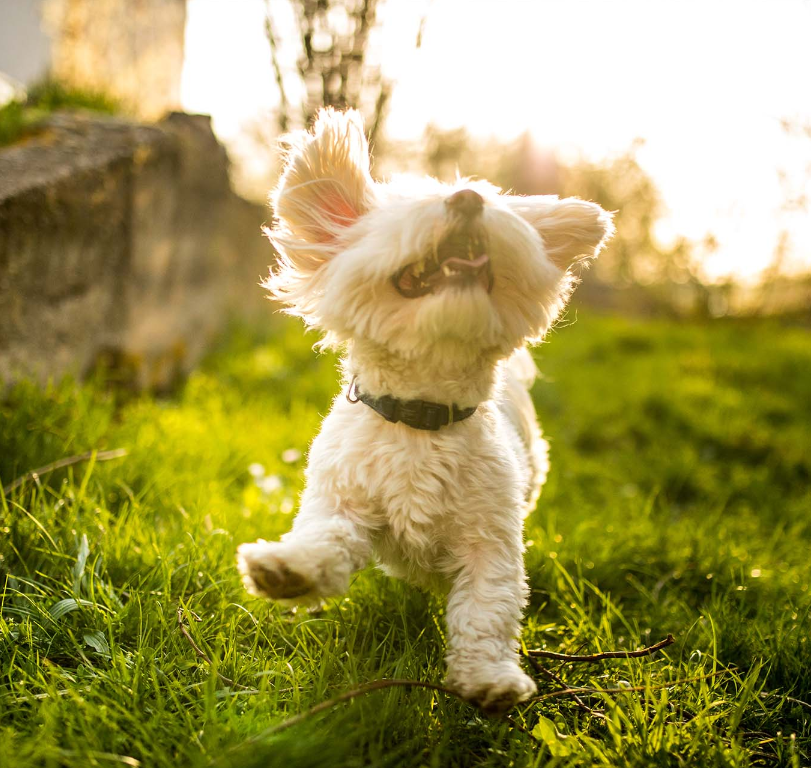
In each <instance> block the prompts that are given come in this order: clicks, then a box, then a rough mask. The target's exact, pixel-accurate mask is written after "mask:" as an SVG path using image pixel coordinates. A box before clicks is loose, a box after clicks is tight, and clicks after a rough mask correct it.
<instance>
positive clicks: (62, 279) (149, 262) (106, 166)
mask: <svg viewBox="0 0 811 768" xmlns="http://www.w3.org/2000/svg"><path fill="white" fill-rule="evenodd" d="M266 216H267V214H266V211H265V210H264V209H263V208H262V207H261V206H255V205H253V204H250V203H247V202H246V201H244V200H242V199H241V198H239V197H238V196H236V195H235V194H234V193H233V192H232V191H231V188H230V185H229V181H228V161H227V157H226V154H225V151H224V149H223V148H222V146H221V145H220V144H219V143H218V142H217V140H216V139H215V137H214V135H213V134H212V132H211V128H210V124H209V120H208V118H207V117H204V116H191V115H182V114H172V115H170V116H169V117H167V118H166V119H165V120H164V121H163V122H161V123H159V124H157V125H154V126H144V125H139V124H134V123H130V122H127V121H124V120H119V119H112V118H107V119H101V118H98V117H95V116H94V117H90V116H80V115H69V114H61V115H56V116H54V117H53V118H52V119H50V120H49V122H48V123H46V124H45V126H44V128H43V130H42V132H41V133H39V134H38V135H37V136H36V137H35V138H34V139H32V140H29V141H28V142H27V143H25V144H22V145H18V146H15V147H10V148H7V149H5V150H2V151H0V381H3V382H10V381H13V380H15V379H17V378H20V377H22V376H31V375H33V376H36V377H38V378H39V379H40V380H46V379H47V378H49V377H54V376H61V375H63V374H65V373H69V372H70V373H75V374H78V375H82V374H84V373H86V372H87V371H88V370H90V369H92V368H93V367H94V366H95V365H96V364H98V363H99V362H100V361H103V360H107V361H110V362H112V363H113V364H114V367H115V369H116V370H117V371H118V372H119V373H122V372H123V375H125V377H126V378H127V379H128V381H130V382H131V383H133V384H135V385H137V386H139V387H155V388H160V387H164V386H166V385H168V384H169V383H171V382H172V381H173V380H174V378H175V377H176V376H177V375H178V374H179V373H181V372H185V371H187V370H189V368H190V367H191V366H193V365H194V364H195V363H196V362H197V361H198V360H199V358H200V355H201V354H202V353H203V351H204V350H205V349H206V346H207V345H208V344H209V342H210V341H211V339H212V338H213V337H214V336H215V335H216V333H217V332H218V331H220V330H221V329H222V327H223V325H224V323H225V322H226V320H227V318H228V317H229V316H231V315H233V314H242V315H245V314H253V313H259V312H262V313H265V314H266V315H267V316H268V317H269V315H270V311H271V310H270V307H269V306H267V302H265V301H264V300H263V297H262V290H261V288H259V287H258V285H257V283H258V281H259V279H260V277H261V275H262V274H263V273H265V272H266V271H267V264H268V263H269V261H270V260H271V258H272V254H271V250H270V246H269V245H268V243H267V241H266V240H265V239H264V238H263V237H262V236H261V233H260V226H261V224H262V222H263V221H264V220H265V218H266Z"/></svg>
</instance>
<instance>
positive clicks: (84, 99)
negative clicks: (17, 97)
mask: <svg viewBox="0 0 811 768" xmlns="http://www.w3.org/2000/svg"><path fill="white" fill-rule="evenodd" d="M61 109H73V110H75V109H82V110H88V111H91V112H100V113H102V114H108V115H112V114H115V113H117V112H120V111H121V105H120V104H119V103H118V102H117V101H116V100H115V99H113V98H112V97H110V96H107V95H106V94H103V93H99V92H96V91H90V90H87V89H82V88H72V87H68V86H66V85H63V84H62V83H59V82H56V81H53V80H43V81H42V82H41V83H38V84H36V85H34V86H32V87H31V88H30V89H29V90H28V94H27V96H26V98H25V101H11V102H9V103H8V104H5V105H4V106H2V107H0V147H5V146H8V145H9V144H14V143H15V142H17V141H20V140H21V139H24V138H26V137H27V136H29V135H30V134H32V133H36V132H37V130H38V128H39V125H40V123H42V121H43V120H44V119H45V118H46V117H47V116H48V115H49V114H50V113H51V112H56V111H57V110H61Z"/></svg>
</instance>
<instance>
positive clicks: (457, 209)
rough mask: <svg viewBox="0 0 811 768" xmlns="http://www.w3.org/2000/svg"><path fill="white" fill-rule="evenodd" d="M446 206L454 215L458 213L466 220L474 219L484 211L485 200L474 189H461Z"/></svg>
mask: <svg viewBox="0 0 811 768" xmlns="http://www.w3.org/2000/svg"><path fill="white" fill-rule="evenodd" d="M445 205H447V206H448V208H449V209H450V210H452V211H453V212H454V213H458V214H459V215H460V216H463V217H464V218H466V219H472V218H474V217H476V216H478V215H479V214H480V213H481V212H482V210H483V209H484V199H483V198H482V196H481V195H480V194H479V193H478V192H474V191H473V190H472V189H460V190H459V191H458V192H454V193H453V194H452V195H451V196H450V197H449V198H448V199H447V200H446V201H445Z"/></svg>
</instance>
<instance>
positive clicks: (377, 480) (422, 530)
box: [310, 411, 487, 550]
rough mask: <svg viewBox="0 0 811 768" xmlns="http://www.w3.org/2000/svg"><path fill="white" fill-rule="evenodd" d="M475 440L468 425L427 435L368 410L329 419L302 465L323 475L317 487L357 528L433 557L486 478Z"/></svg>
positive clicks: (476, 433) (477, 437)
mask: <svg viewBox="0 0 811 768" xmlns="http://www.w3.org/2000/svg"><path fill="white" fill-rule="evenodd" d="M336 417H337V418H336ZM471 421H473V420H472V419H471ZM480 433H481V429H480V428H477V426H476V424H475V423H474V424H468V423H467V422H465V423H462V424H459V425H456V426H454V427H452V428H446V429H443V430H440V431H438V432H427V431H420V430H414V429H412V428H410V427H406V426H404V425H402V424H397V425H393V424H389V423H387V422H385V421H383V420H382V419H381V417H380V416H378V415H377V414H374V413H372V412H371V411H370V412H369V413H366V412H363V411H361V412H360V413H358V412H357V411H355V412H350V414H348V415H347V414H346V413H345V412H344V413H340V412H339V413H335V412H333V414H331V415H330V416H329V417H328V419H327V422H325V424H324V428H323V430H322V433H321V435H320V436H319V438H318V439H317V440H316V443H314V444H313V450H312V452H311V455H310V463H311V467H312V469H313V470H317V469H318V468H319V466H320V467H321V468H322V470H326V471H320V472H317V474H318V475H319V477H320V480H321V482H324V481H326V482H327V483H329V484H330V485H332V486H333V492H334V494H335V495H337V496H339V497H342V498H343V499H344V503H345V504H349V505H351V508H352V510H353V514H354V515H355V516H357V517H360V518H361V519H360V520H359V522H362V523H363V524H365V525H367V526H369V527H371V528H374V529H376V530H378V531H379V532H380V533H381V535H385V536H386V537H387V538H388V539H390V540H391V541H396V542H399V543H400V544H402V545H403V546H404V547H407V548H410V549H415V550H436V549H437V548H438V547H439V546H440V545H441V544H442V542H443V541H444V540H445V538H446V537H445V533H446V531H447V528H448V526H449V525H451V524H454V523H456V524H458V523H459V518H460V515H463V514H464V506H465V504H464V498H465V494H466V488H468V487H469V486H470V484H471V482H472V481H473V479H474V477H473V476H474V475H480V474H481V473H482V471H485V472H486V467H485V466H482V465H483V464H486V463H487V462H486V461H484V460H483V457H482V456H481V455H480V451H479V448H480V444H481V434H480ZM312 479H316V478H315V477H313V478H312Z"/></svg>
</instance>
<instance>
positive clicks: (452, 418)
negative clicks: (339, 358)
mask: <svg viewBox="0 0 811 768" xmlns="http://www.w3.org/2000/svg"><path fill="white" fill-rule="evenodd" d="M346 399H347V400H349V402H350V403H357V402H358V400H360V401H361V402H362V403H363V404H364V405H368V406H369V407H370V408H371V409H372V410H373V411H377V413H379V414H380V415H381V416H382V417H383V418H384V419H385V420H386V421H390V422H391V423H392V424H396V423H397V422H398V421H400V422H402V423H403V424H405V425H406V426H408V427H413V428H414V429H427V430H430V431H432V432H436V431H437V430H438V429H440V428H442V427H444V426H446V425H447V424H455V423H456V422H457V421H464V420H465V419H467V418H468V417H470V416H472V415H473V414H474V413H475V412H476V408H477V407H478V406H475V405H474V406H473V407H472V408H460V407H459V406H457V405H442V404H441V403H429V402H428V401H427V400H399V399H398V398H396V397H392V396H391V395H383V396H382V397H373V396H372V395H368V394H366V393H365V392H360V391H358V389H357V388H356V387H355V381H354V379H353V381H352V384H350V385H349V389H348V390H347V393H346Z"/></svg>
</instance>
